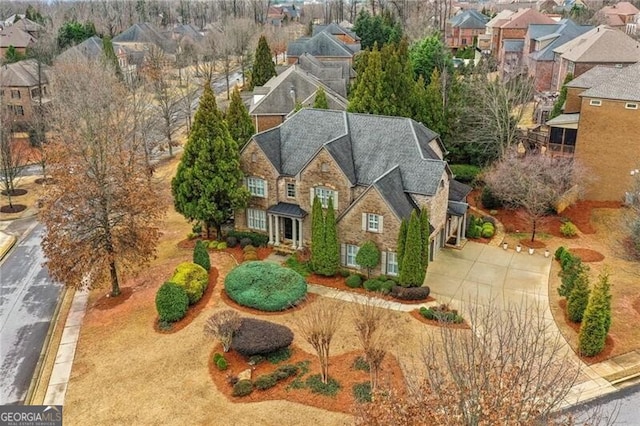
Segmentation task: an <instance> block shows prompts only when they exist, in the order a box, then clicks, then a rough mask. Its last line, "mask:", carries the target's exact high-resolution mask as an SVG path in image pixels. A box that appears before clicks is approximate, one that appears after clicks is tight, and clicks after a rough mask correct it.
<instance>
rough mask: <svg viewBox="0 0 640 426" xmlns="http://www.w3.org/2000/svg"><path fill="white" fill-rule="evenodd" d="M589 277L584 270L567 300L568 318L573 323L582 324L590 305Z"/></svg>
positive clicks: (577, 278) (575, 281)
mask: <svg viewBox="0 0 640 426" xmlns="http://www.w3.org/2000/svg"><path fill="white" fill-rule="evenodd" d="M589 292H590V290H589V276H588V275H587V272H586V271H585V270H582V271H581V272H580V273H579V275H578V276H577V277H576V279H575V280H574V281H573V289H572V290H571V293H570V294H569V297H568V298H567V316H568V317H569V320H571V321H573V322H582V317H583V316H584V311H585V309H587V304H588V303H589Z"/></svg>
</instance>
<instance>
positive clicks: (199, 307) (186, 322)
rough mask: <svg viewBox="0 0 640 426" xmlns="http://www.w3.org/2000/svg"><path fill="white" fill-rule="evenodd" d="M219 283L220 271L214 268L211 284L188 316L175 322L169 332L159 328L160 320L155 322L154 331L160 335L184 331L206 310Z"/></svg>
mask: <svg viewBox="0 0 640 426" xmlns="http://www.w3.org/2000/svg"><path fill="white" fill-rule="evenodd" d="M217 281H218V270H217V269H216V268H214V267H212V268H211V270H210V271H209V284H208V285H207V289H206V290H205V291H204V294H203V295H202V298H201V299H200V300H198V302H197V303H196V304H195V305H193V306H191V307H189V309H187V314H186V315H185V316H184V318H182V319H181V320H180V321H177V322H174V323H173V324H172V325H171V328H170V329H169V330H163V329H161V328H160V327H158V318H156V319H155V320H154V321H153V329H154V330H155V331H156V332H157V333H160V334H173V333H177V332H178V331H180V330H182V329H183V328H185V327H186V326H188V325H189V324H191V323H192V322H193V320H194V319H196V317H197V316H198V315H199V314H200V312H202V311H203V310H204V308H205V307H206V306H207V304H208V303H209V300H210V299H211V296H212V295H213V289H214V287H215V286H216V282H217Z"/></svg>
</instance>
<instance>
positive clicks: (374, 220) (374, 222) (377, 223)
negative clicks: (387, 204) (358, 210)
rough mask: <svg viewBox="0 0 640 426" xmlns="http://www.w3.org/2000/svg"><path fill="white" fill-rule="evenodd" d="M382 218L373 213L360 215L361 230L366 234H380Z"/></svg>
mask: <svg viewBox="0 0 640 426" xmlns="http://www.w3.org/2000/svg"><path fill="white" fill-rule="evenodd" d="M382 219H383V216H382V215H379V214H375V213H362V230H363V231H367V232H376V233H380V232H382V222H383V221H382Z"/></svg>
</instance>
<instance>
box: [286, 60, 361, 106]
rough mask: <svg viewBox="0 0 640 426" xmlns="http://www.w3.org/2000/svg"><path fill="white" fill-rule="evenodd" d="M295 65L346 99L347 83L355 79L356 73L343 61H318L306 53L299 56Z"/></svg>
mask: <svg viewBox="0 0 640 426" xmlns="http://www.w3.org/2000/svg"><path fill="white" fill-rule="evenodd" d="M296 65H298V66H299V67H300V68H301V69H303V70H304V71H306V72H308V73H309V74H311V75H313V76H314V77H315V78H317V79H318V80H320V81H321V82H322V83H324V84H325V85H327V86H329V87H330V88H331V89H332V90H333V91H334V92H336V93H337V94H339V95H340V96H342V97H343V98H346V97H347V89H348V88H349V83H351V82H353V80H355V78H356V72H355V70H354V69H353V67H352V66H351V65H350V64H349V63H347V62H343V61H319V60H318V59H316V58H315V57H314V56H313V55H309V54H308V53H304V54H303V55H301V56H300V57H299V58H298V62H297V63H296Z"/></svg>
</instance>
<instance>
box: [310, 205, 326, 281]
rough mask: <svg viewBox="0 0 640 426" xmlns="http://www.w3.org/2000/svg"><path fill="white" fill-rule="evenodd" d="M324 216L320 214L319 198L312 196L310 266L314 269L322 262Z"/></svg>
mask: <svg viewBox="0 0 640 426" xmlns="http://www.w3.org/2000/svg"><path fill="white" fill-rule="evenodd" d="M324 250H325V249H324V217H323V216H322V204H321V202H320V199H319V198H318V197H317V196H315V197H313V206H312V207H311V268H312V269H313V270H314V271H315V270H317V269H318V268H319V267H320V264H321V263H322V260H321V258H322V255H323V252H324Z"/></svg>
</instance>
